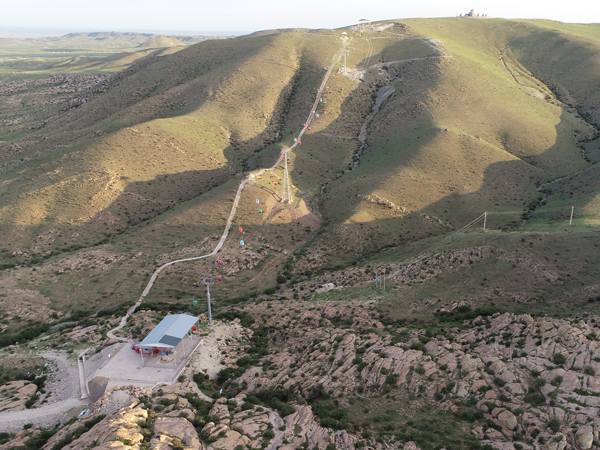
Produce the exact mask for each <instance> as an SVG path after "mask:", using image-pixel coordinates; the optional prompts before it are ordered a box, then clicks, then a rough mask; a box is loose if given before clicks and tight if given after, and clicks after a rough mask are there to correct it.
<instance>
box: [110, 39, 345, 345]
mask: <svg viewBox="0 0 600 450" xmlns="http://www.w3.org/2000/svg"><path fill="white" fill-rule="evenodd" d="M342 40H343V44H342V48H341V49H340V50H339V51H338V53H337V54H336V55H335V56H334V58H333V62H332V63H331V66H330V67H329V69H328V70H327V73H326V74H325V77H324V78H323V81H322V82H321V86H320V87H319V90H318V92H317V97H316V99H315V102H314V103H313V105H312V108H311V110H310V112H309V113H308V118H307V119H306V122H305V125H304V127H303V128H302V130H301V131H300V133H299V134H298V140H297V141H295V142H294V144H293V145H292V146H291V147H289V149H288V150H283V151H282V152H281V154H280V155H279V158H278V159H277V161H276V162H275V164H273V165H272V166H271V167H270V168H265V169H261V170H260V171H258V172H256V173H255V174H250V175H248V176H247V177H246V178H245V179H244V180H243V181H242V182H241V183H240V185H239V187H238V190H237V193H236V194H235V199H234V201H233V206H232V208H231V212H230V213H229V218H228V219H227V225H225V230H224V231H223V235H222V236H221V239H220V240H219V243H218V244H217V246H216V247H215V249H214V250H213V251H212V252H210V253H209V254H207V255H202V256H195V257H193V258H185V259H177V260H175V261H170V262H168V263H166V264H163V265H162V266H160V267H159V268H158V269H156V270H155V271H154V273H153V274H152V277H150V281H149V282H148V284H147V285H146V288H145V289H144V291H143V292H142V295H141V296H140V298H139V299H138V301H137V302H135V305H133V306H132V307H131V308H129V309H128V310H127V313H126V314H125V316H123V317H122V318H121V322H120V323H119V326H117V327H116V328H114V329H112V330H110V331H109V332H108V333H106V335H107V336H108V337H109V338H111V339H118V340H120V341H127V338H122V337H118V336H115V334H114V333H115V332H116V331H118V330H120V329H122V328H123V327H124V326H125V325H126V324H127V319H129V316H131V314H133V313H134V312H135V310H136V309H137V308H138V307H139V306H140V305H141V304H142V302H143V301H144V298H146V296H147V295H148V294H149V293H150V290H151V289H152V286H154V282H155V281H156V279H157V278H158V275H159V274H160V273H161V272H162V271H163V270H164V269H166V268H167V267H169V266H172V265H173V264H177V263H180V262H185V261H196V260H198V259H203V258H208V257H210V256H214V255H216V254H217V253H218V252H219V250H221V248H222V247H223V244H225V240H226V239H227V236H228V235H229V230H230V228H231V224H232V223H233V219H234V218H235V213H236V212H237V208H238V204H239V202H240V198H241V196H242V191H243V190H244V187H246V185H247V184H248V182H249V181H252V179H253V178H254V177H255V176H258V175H261V174H262V173H264V172H265V171H266V170H272V169H275V168H277V166H279V164H281V162H282V161H283V158H285V154H286V153H287V152H289V151H291V150H293V149H294V148H295V147H296V146H297V145H298V142H300V141H301V139H302V136H303V135H304V133H305V132H306V130H307V129H308V127H309V126H310V123H311V122H312V120H313V117H314V112H315V111H316V110H317V107H318V106H319V100H320V98H321V97H322V96H323V90H324V89H325V86H326V85H327V81H328V80H329V77H330V76H331V72H332V71H333V69H334V67H335V65H336V64H337V62H338V61H339V59H340V57H341V56H342V53H343V52H344V49H345V48H346V44H347V43H348V38H343V39H342Z"/></svg>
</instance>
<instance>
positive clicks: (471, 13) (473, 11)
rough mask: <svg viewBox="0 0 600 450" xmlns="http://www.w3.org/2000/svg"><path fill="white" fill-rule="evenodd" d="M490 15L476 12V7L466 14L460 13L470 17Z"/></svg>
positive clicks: (461, 15)
mask: <svg viewBox="0 0 600 450" xmlns="http://www.w3.org/2000/svg"><path fill="white" fill-rule="evenodd" d="M487 16H488V15H487V14H478V13H476V12H475V10H474V9H472V10H471V11H469V12H468V13H466V14H460V17H470V18H480V19H481V18H486V17H487Z"/></svg>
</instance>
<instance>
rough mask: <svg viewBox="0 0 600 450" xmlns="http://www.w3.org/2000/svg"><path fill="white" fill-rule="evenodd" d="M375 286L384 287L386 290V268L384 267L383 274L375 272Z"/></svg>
mask: <svg viewBox="0 0 600 450" xmlns="http://www.w3.org/2000/svg"><path fill="white" fill-rule="evenodd" d="M375 287H376V288H379V289H382V288H383V290H384V291H385V269H383V274H382V275H380V274H379V272H375Z"/></svg>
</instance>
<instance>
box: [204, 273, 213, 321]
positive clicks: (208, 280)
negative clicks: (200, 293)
mask: <svg viewBox="0 0 600 450" xmlns="http://www.w3.org/2000/svg"><path fill="white" fill-rule="evenodd" d="M213 283H214V281H213V279H212V278H209V277H204V278H202V284H205V285H206V296H207V297H208V324H209V325H212V312H211V310H210V287H211V286H212V284H213Z"/></svg>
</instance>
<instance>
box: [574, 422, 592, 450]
mask: <svg viewBox="0 0 600 450" xmlns="http://www.w3.org/2000/svg"><path fill="white" fill-rule="evenodd" d="M575 441H576V444H577V446H578V447H579V448H580V449H582V450H587V449H589V448H592V444H593V443H594V430H593V428H592V427H590V426H584V427H581V428H579V429H578V430H577V433H575Z"/></svg>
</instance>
